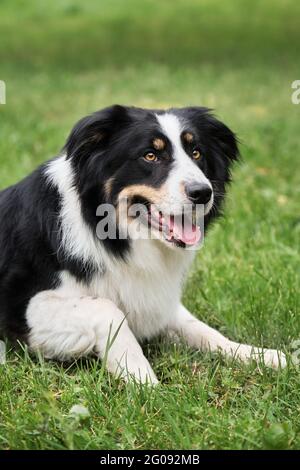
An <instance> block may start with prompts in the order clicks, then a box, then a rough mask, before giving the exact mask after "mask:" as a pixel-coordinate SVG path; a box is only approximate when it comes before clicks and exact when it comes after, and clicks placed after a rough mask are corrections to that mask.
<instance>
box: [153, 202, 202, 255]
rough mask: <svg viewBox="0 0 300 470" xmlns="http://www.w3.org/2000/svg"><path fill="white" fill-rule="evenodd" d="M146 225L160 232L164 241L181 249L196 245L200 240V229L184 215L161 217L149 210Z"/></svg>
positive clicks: (161, 215)
mask: <svg viewBox="0 0 300 470" xmlns="http://www.w3.org/2000/svg"><path fill="white" fill-rule="evenodd" d="M148 225H149V227H153V228H155V229H156V230H158V231H159V232H161V233H162V234H163V235H164V238H165V240H166V241H168V242H169V243H173V244H175V245H178V246H181V247H185V246H193V245H196V244H197V243H198V242H199V241H200V239H201V230H200V227H199V226H198V225H197V224H196V223H195V221H193V220H192V218H191V217H190V216H188V215H186V214H178V215H174V214H170V215H169V214H168V215H163V214H162V213H161V212H159V211H157V210H156V209H150V210H149V211H148Z"/></svg>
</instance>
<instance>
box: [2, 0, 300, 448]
mask: <svg viewBox="0 0 300 470" xmlns="http://www.w3.org/2000/svg"><path fill="white" fill-rule="evenodd" d="M299 14H300V4H299V2H297V1H296V0H286V1H279V0H265V1H264V2H260V1H258V0H244V1H240V2H238V1H233V0H230V1H226V2H221V1H217V0H204V1H202V2H198V1H196V0H177V1H174V0H172V1H171V0H166V1H164V2H161V1H159V0H143V1H142V2H141V1H139V0H126V1H124V0H123V1H121V0H102V1H101V2H99V1H98V2H96V0H93V1H88V2H80V1H79V0H64V1H58V0H53V1H52V2H46V1H34V0H30V1H29V0H27V1H25V0H24V1H21V0H15V1H14V2H11V1H9V0H2V1H0V79H1V80H5V82H6V85H7V104H6V105H5V106H0V168H1V178H0V185H1V187H5V186H7V185H9V184H12V183H14V182H16V181H17V180H18V179H20V178H21V177H23V176H24V175H25V174H27V173H28V172H29V171H31V170H32V169H33V168H34V167H35V166H36V165H37V164H38V163H40V162H42V161H43V160H45V159H47V158H49V157H50V156H52V155H54V154H56V153H57V152H58V151H59V149H60V147H61V146H62V145H63V143H64V140H65V138H66V135H67V133H68V131H69V129H70V127H71V125H72V124H73V123H74V122H75V121H76V120H77V119H78V118H80V117H81V116H82V115H84V114H85V113H88V112H90V111H93V110H95V109H98V108H101V107H103V106H105V105H108V104H111V103H116V102H117V103H125V104H135V105H137V106H149V107H151V106H155V107H158V106H172V105H186V104H202V105H206V106H209V107H213V108H215V109H216V112H217V114H218V116H219V117H220V118H221V119H224V120H225V121H226V123H227V124H228V125H230V126H231V127H232V128H233V129H234V130H235V131H236V132H237V133H238V135H239V137H240V140H241V142H242V145H241V151H242V154H243V162H242V163H241V164H239V165H237V166H236V168H235V171H234V184H233V185H232V188H231V190H230V195H229V197H228V201H227V205H226V215H225V217H224V219H222V220H221V221H220V222H219V223H217V224H216V225H215V226H214V228H213V229H212V230H211V232H210V234H209V236H208V237H207V239H206V242H205V245H204V248H203V249H202V250H201V251H200V252H199V255H198V257H197V260H196V262H195V265H194V267H193V271H192V273H191V275H190V277H189V280H188V282H187V285H186V289H185V294H184V300H185V303H186V305H187V307H189V308H190V309H191V310H192V311H193V312H194V313H195V314H196V315H197V316H198V317H199V318H201V319H202V320H204V321H206V322H208V323H209V324H210V325H212V326H214V327H216V328H218V329H219V330H220V331H221V332H223V333H224V334H226V335H227V336H230V337H231V338H232V339H234V340H237V341H244V342H248V343H249V342H250V343H256V344H258V345H261V344H263V345H264V346H266V347H273V348H274V347H282V348H284V350H286V351H287V352H291V351H292V347H291V343H292V341H293V340H295V339H298V338H300V315H299V254H298V246H299V233H300V218H299V187H300V181H299V180H300V175H299V171H298V168H299V154H300V141H299V122H300V120H299V118H300V105H299V106H296V105H293V104H292V103H291V83H292V81H294V80H296V79H299V78H300V77H299V62H300V57H299V50H298V45H299V40H300V34H299V24H298V21H299ZM145 352H146V354H147V355H148V356H149V357H150V360H151V362H152V364H153V366H154V370H155V372H156V374H157V375H158V377H159V378H160V380H161V385H160V386H159V387H158V388H156V389H154V390H152V389H145V388H139V387H132V386H125V385H124V384H123V383H121V382H117V381H116V380H115V379H113V378H112V377H110V376H109V375H108V374H107V373H103V371H102V369H101V364H100V363H97V362H96V361H93V360H90V361H80V362H77V363H75V364H72V365H71V366H68V365H60V364H58V363H55V362H49V361H44V360H42V359H36V358H32V357H31V358H30V357H29V355H28V353H27V352H26V350H25V351H24V350H22V349H20V350H19V351H16V350H11V351H9V354H8V361H7V363H6V364H5V365H3V366H0V368H1V370H0V447H1V448H3V449H65V448H68V449H73V448H80V449H104V448H116V449H130V448H134V449H140V448H142V449H143V448H161V449H164V448H185V449H188V448H201V449H216V448H218V449H219V448H221V449H244V448H250V449H257V448H258V449H262V448H300V421H299V414H300V380H299V369H298V368H297V367H295V366H293V365H292V364H289V366H288V367H287V369H285V370H284V371H280V372H278V373H277V372H275V371H270V370H267V369H265V368H264V367H257V366H256V365H255V364H250V365H248V366H245V365H241V364H239V363H237V362H230V361H224V360H223V359H222V358H220V357H211V356H210V355H208V354H202V353H199V352H193V351H190V350H188V349H187V348H186V347H185V346H184V345H181V346H174V345H172V344H170V343H167V342H165V341H163V340H161V341H159V340H157V341H155V342H152V343H151V344H149V345H145ZM76 404H83V405H85V406H87V407H88V409H89V411H90V417H89V418H87V419H85V420H80V419H79V418H74V417H72V416H70V415H69V411H70V409H71V407H72V406H73V405H76Z"/></svg>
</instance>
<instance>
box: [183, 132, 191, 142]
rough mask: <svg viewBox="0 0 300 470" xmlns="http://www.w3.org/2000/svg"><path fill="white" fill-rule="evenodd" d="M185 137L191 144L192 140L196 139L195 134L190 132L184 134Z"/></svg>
mask: <svg viewBox="0 0 300 470" xmlns="http://www.w3.org/2000/svg"><path fill="white" fill-rule="evenodd" d="M183 138H184V140H185V141H186V142H188V143H189V144H190V143H191V142H193V140H194V136H193V134H191V133H190V132H185V133H184V134H183Z"/></svg>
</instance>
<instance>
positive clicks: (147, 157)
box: [144, 152, 158, 163]
mask: <svg viewBox="0 0 300 470" xmlns="http://www.w3.org/2000/svg"><path fill="white" fill-rule="evenodd" d="M144 160H146V162H151V163H153V162H157V160H158V158H157V156H156V155H155V153H153V152H148V153H146V155H144Z"/></svg>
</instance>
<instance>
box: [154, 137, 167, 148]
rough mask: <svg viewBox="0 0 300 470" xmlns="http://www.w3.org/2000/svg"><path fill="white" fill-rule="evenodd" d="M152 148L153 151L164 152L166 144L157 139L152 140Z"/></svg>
mask: <svg viewBox="0 0 300 470" xmlns="http://www.w3.org/2000/svg"><path fill="white" fill-rule="evenodd" d="M153 147H154V148H155V150H164V148H165V147H166V143H165V142H164V141H163V140H162V139H158V138H157V139H154V140H153Z"/></svg>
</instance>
